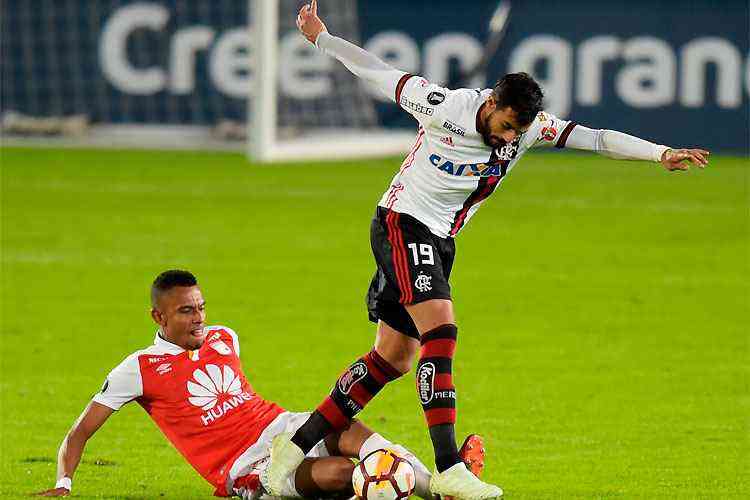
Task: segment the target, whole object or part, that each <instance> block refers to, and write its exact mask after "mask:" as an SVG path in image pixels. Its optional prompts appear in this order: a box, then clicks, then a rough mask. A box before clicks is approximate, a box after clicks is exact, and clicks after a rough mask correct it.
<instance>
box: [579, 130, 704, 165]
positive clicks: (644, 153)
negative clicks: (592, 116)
mask: <svg viewBox="0 0 750 500" xmlns="http://www.w3.org/2000/svg"><path fill="white" fill-rule="evenodd" d="M569 126H570V125H569ZM565 147H569V148H573V149H583V150H589V151H595V152H597V153H599V154H602V155H604V156H608V157H610V158H616V159H622V160H646V161H656V162H659V163H661V164H662V165H663V166H664V168H665V169H667V170H669V171H682V170H688V169H689V168H690V164H692V165H695V166H697V167H699V168H704V167H705V166H706V165H708V156H709V154H710V153H709V152H708V151H706V150H705V149H698V148H693V149H675V148H670V147H668V146H663V145H659V144H654V143H652V142H649V141H646V140H644V139H640V138H638V137H635V136H632V135H628V134H624V133H622V132H617V131H615V130H606V129H605V130H595V129H590V128H587V127H583V126H581V125H577V124H574V126H573V128H572V130H571V131H570V134H569V136H567V140H566V144H565Z"/></svg>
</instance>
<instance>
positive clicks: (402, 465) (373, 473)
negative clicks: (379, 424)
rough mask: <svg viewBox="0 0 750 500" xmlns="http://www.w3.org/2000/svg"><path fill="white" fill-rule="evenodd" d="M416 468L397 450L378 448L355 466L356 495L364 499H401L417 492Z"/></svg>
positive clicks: (353, 476)
mask: <svg viewBox="0 0 750 500" xmlns="http://www.w3.org/2000/svg"><path fill="white" fill-rule="evenodd" d="M415 484H416V475H415V473H414V467H412V465H411V464H410V463H409V462H407V461H406V459H405V458H404V457H402V456H400V455H399V454H397V453H396V452H394V451H393V450H375V451H373V452H372V453H370V454H369V455H367V456H366V457H365V458H363V459H362V461H361V462H359V464H357V466H356V467H355V468H354V472H353V473H352V485H353V486H354V494H355V495H357V496H358V497H359V498H362V499H363V500H399V499H401V498H408V497H409V495H411V493H412V491H414V485H415Z"/></svg>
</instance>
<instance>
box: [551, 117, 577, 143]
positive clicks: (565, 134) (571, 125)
mask: <svg viewBox="0 0 750 500" xmlns="http://www.w3.org/2000/svg"><path fill="white" fill-rule="evenodd" d="M576 125H578V124H577V123H576V122H570V123H568V126H567V127H565V129H564V130H563V131H562V134H560V138H559V139H558V140H557V144H555V147H556V148H559V149H562V148H564V147H565V143H566V142H567V140H568V136H569V135H570V133H571V132H572V131H573V129H574V128H575V126H576Z"/></svg>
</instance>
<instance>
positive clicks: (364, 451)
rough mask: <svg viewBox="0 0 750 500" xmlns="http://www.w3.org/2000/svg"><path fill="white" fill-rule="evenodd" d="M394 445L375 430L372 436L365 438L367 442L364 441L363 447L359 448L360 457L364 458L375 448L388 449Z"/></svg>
mask: <svg viewBox="0 0 750 500" xmlns="http://www.w3.org/2000/svg"><path fill="white" fill-rule="evenodd" d="M392 446H393V443H391V442H390V441H388V440H387V439H386V438H384V437H383V436H381V435H380V434H378V433H377V432H373V433H372V436H370V437H368V438H367V439H365V442H364V443H362V448H360V449H359V459H360V460H363V459H364V458H365V457H366V456H367V455H369V454H370V453H372V452H373V451H375V450H387V449H388V448H390V447H392Z"/></svg>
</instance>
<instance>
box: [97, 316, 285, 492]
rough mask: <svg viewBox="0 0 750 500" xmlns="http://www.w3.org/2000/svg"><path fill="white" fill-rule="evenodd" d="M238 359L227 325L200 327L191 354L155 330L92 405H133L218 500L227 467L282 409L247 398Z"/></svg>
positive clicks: (249, 388)
mask: <svg viewBox="0 0 750 500" xmlns="http://www.w3.org/2000/svg"><path fill="white" fill-rule="evenodd" d="M239 354H240V347H239V342H238V340H237V335H236V334H235V333H234V332H233V331H232V330H231V329H229V328H227V327H223V326H210V327H207V328H206V340H205V342H204V343H203V346H202V347H201V348H200V349H198V350H195V351H186V350H184V349H182V348H181V347H179V346H177V345H175V344H172V343H171V342H168V341H166V340H164V339H163V338H162V337H161V336H160V335H159V332H157V334H156V339H155V340H154V345H152V346H150V347H148V348H146V349H142V350H140V351H136V352H134V353H133V354H131V355H130V356H128V357H127V358H126V359H125V360H124V361H123V362H122V363H120V364H119V365H118V366H117V367H116V368H115V369H114V370H112V371H111V372H110V374H109V375H108V376H107V380H106V382H105V383H104V386H103V387H102V390H101V392H99V393H98V394H97V395H96V396H94V398H93V400H94V401H96V402H97V403H100V404H103V405H105V406H108V407H110V408H112V409H114V410H119V409H120V408H121V407H122V405H124V404H125V403H128V402H130V401H133V400H135V401H137V402H138V403H139V404H140V405H141V406H142V407H143V409H144V410H146V412H148V414H149V415H150V416H151V418H152V419H153V421H154V422H155V423H156V425H157V426H158V427H159V429H161V431H162V432H163V433H164V435H165V436H166V437H167V439H169V441H170V442H171V443H172V444H173V445H174V447H175V448H177V450H178V451H179V452H180V453H181V454H182V455H183V456H184V457H185V459H186V460H187V461H188V462H189V463H190V465H192V466H193V467H194V468H195V470H197V471H198V473H199V474H200V475H201V476H203V477H204V478H205V479H206V480H207V481H208V482H210V483H211V484H213V485H214V486H215V487H216V488H217V491H216V494H217V495H221V496H225V495H226V494H227V493H226V491H224V485H225V483H226V477H227V474H228V473H229V469H230V467H231V465H232V463H233V462H234V461H235V459H236V458H237V457H238V456H239V455H241V454H242V452H243V451H245V450H246V449H247V448H249V447H250V446H251V445H252V444H253V443H255V442H256V441H257V439H258V436H260V434H261V432H263V429H265V428H266V426H268V424H270V423H271V422H272V421H273V419H275V418H276V417H277V416H278V415H279V414H281V413H283V412H284V411H285V410H284V409H283V408H281V407H279V406H278V405H276V404H275V403H272V402H270V401H266V400H264V399H263V398H261V397H260V396H258V395H257V394H255V392H254V391H253V388H252V386H251V385H250V383H249V382H248V381H247V379H246V378H245V374H244V373H243V372H242V364H241V362H240V358H239Z"/></svg>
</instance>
